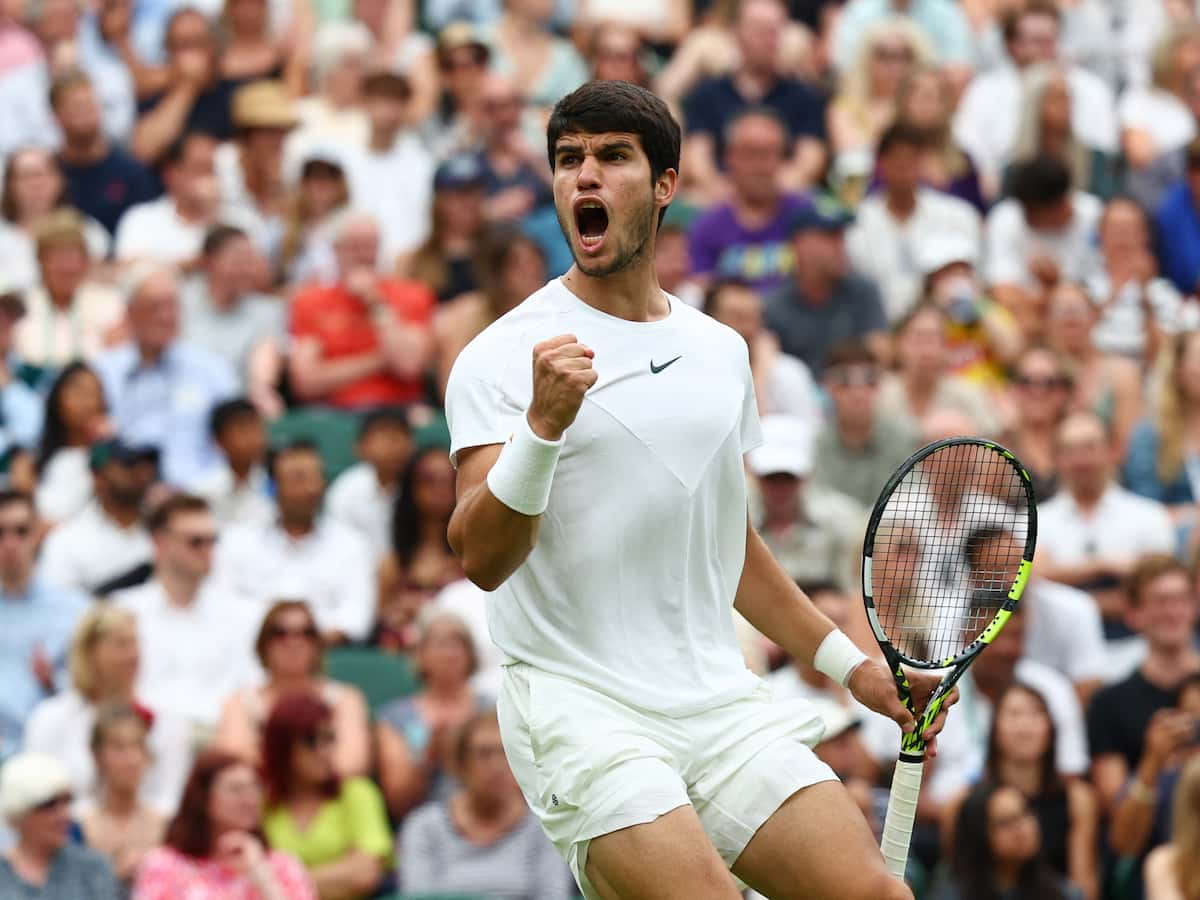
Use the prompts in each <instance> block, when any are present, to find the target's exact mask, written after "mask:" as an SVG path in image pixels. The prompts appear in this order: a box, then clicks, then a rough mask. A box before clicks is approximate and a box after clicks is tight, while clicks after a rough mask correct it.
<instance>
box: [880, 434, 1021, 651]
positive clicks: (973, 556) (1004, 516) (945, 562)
mask: <svg viewBox="0 0 1200 900" xmlns="http://www.w3.org/2000/svg"><path fill="white" fill-rule="evenodd" d="M1027 502H1028V501H1027V495H1026V493H1025V488H1024V485H1023V483H1022V480H1021V477H1020V475H1019V474H1018V473H1017V472H1016V470H1015V469H1014V468H1013V466H1012V465H1011V463H1009V461H1008V460H1007V459H1005V458H1004V457H1003V456H1001V455H1000V454H999V453H998V452H996V451H995V450H992V449H990V448H988V447H985V446H982V445H979V444H951V445H948V446H945V447H942V448H940V449H938V450H936V451H934V452H933V453H932V454H930V455H929V456H927V457H925V458H924V459H923V460H921V461H920V462H919V463H918V464H917V465H916V466H914V467H913V468H912V469H911V470H910V471H909V472H908V473H907V474H906V475H905V476H904V478H903V479H902V480H901V481H900V483H899V484H897V485H896V487H895V488H894V489H893V491H892V493H891V495H890V496H889V497H888V498H887V500H886V502H885V505H884V510H883V514H882V516H881V518H880V523H879V526H878V527H877V529H876V535H875V542H874V551H873V558H872V568H871V593H872V599H873V602H874V605H875V610H876V615H877V616H878V618H879V623H880V626H881V628H882V629H883V631H884V632H885V633H886V634H887V636H888V639H889V640H890V641H891V642H892V645H893V646H894V647H895V648H896V649H897V650H898V651H899V652H900V653H901V655H903V656H905V657H907V658H908V659H910V660H913V661H915V662H927V663H938V662H942V661H944V660H947V659H949V658H952V657H954V656H957V655H958V654H959V653H960V652H962V650H963V649H965V648H966V647H967V646H968V645H969V644H970V643H971V642H972V641H974V640H975V639H976V638H978V637H979V635H980V634H981V633H982V632H983V630H984V629H985V628H986V627H987V625H988V623H990V622H991V621H992V619H993V618H994V616H995V614H996V610H998V609H999V608H1000V606H1001V605H1002V604H1003V602H1004V600H1005V598H1006V597H1007V595H1008V591H1009V589H1010V588H1011V586H1012V583H1013V581H1014V580H1015V579H1016V577H1017V572H1018V570H1019V567H1020V564H1021V559H1022V555H1023V551H1024V547H1025V540H1026V537H1027V534H1028V522H1029V519H1028V512H1029V511H1028V508H1027Z"/></svg>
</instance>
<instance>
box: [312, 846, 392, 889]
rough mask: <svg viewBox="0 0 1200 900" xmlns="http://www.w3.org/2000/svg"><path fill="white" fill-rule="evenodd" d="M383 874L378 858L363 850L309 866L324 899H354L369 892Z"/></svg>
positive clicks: (352, 851) (314, 881)
mask: <svg viewBox="0 0 1200 900" xmlns="http://www.w3.org/2000/svg"><path fill="white" fill-rule="evenodd" d="M382 874H383V866H382V864H381V863H380V861H379V859H378V858H377V857H374V856H368V855H367V854H366V853H363V852H362V851H361V850H351V851H350V852H349V853H347V854H346V855H345V856H343V857H342V858H341V859H339V860H335V861H334V862H331V863H325V864H324V865H322V866H315V867H313V868H311V869H309V875H311V876H312V880H313V883H314V884H315V885H316V886H317V893H318V894H319V895H320V896H321V900H354V898H356V897H362V896H364V895H367V894H370V893H371V892H372V891H373V890H375V888H376V886H378V884H379V878H380V876H382Z"/></svg>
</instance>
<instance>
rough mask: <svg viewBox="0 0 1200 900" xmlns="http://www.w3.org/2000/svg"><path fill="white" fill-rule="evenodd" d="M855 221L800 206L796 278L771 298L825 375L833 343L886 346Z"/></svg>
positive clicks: (776, 313) (798, 351)
mask: <svg viewBox="0 0 1200 900" xmlns="http://www.w3.org/2000/svg"><path fill="white" fill-rule="evenodd" d="M755 2H758V0H755ZM849 224H850V217H849V215H848V214H847V213H846V212H845V210H843V209H842V208H840V207H837V206H834V205H833V204H831V203H827V202H825V201H824V200H819V201H817V202H816V203H815V204H814V205H812V206H805V207H801V208H800V209H799V210H797V212H796V216H795V218H794V219H793V220H792V240H791V243H792V259H793V270H792V279H791V281H790V282H789V283H788V284H786V285H784V286H783V287H781V288H780V289H779V290H777V291H775V292H774V293H773V294H771V295H770V296H769V297H768V298H767V301H766V309H765V321H766V323H767V327H768V328H769V329H770V330H771V331H773V332H775V335H776V336H777V337H778V338H779V346H780V348H781V349H782V350H783V352H784V353H787V354H788V355H790V356H794V357H796V358H797V359H799V360H800V361H801V362H803V363H804V364H805V365H807V366H808V368H809V369H810V370H811V371H812V373H813V375H814V376H815V377H817V378H821V377H822V376H823V372H824V368H825V366H826V365H827V363H826V359H825V357H826V355H827V354H828V353H829V351H830V348H831V347H833V346H834V345H835V344H837V343H839V342H841V341H847V340H851V339H854V340H859V341H864V342H866V344H867V345H868V346H869V347H870V348H871V352H872V353H874V354H875V355H876V356H879V357H882V356H883V355H884V353H885V350H886V345H887V335H886V333H885V332H886V329H887V319H886V317H885V315H884V310H883V299H882V297H881V296H880V294H879V289H878V288H877V287H876V286H875V284H874V283H873V282H871V281H869V280H868V279H866V278H864V277H863V276H861V275H859V274H858V273H857V272H855V271H854V270H853V268H852V267H851V265H850V259H849V256H848V255H847V252H846V226H847V225H849Z"/></svg>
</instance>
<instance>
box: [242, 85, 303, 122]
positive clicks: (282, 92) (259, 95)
mask: <svg viewBox="0 0 1200 900" xmlns="http://www.w3.org/2000/svg"><path fill="white" fill-rule="evenodd" d="M232 111H233V124H234V125H235V126H237V127H238V128H295V127H296V123H297V122H298V121H299V119H298V118H297V116H296V107H295V105H294V104H293V103H292V98H291V97H290V96H289V95H288V92H287V89H286V88H285V87H284V86H283V82H282V81H272V80H263V81H252V82H250V84H246V85H242V87H240V88H238V89H237V91H235V92H234V95H233V110H232Z"/></svg>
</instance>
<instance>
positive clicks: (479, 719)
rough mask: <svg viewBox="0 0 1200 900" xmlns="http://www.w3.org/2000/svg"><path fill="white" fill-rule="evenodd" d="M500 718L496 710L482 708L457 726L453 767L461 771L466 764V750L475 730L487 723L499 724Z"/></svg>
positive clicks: (469, 745)
mask: <svg viewBox="0 0 1200 900" xmlns="http://www.w3.org/2000/svg"><path fill="white" fill-rule="evenodd" d="M499 724H500V720H499V719H498V718H497V717H496V710H494V709H482V710H480V711H479V712H477V713H475V715H473V716H471V718H469V719H467V721H465V722H463V724H462V725H461V726H460V727H459V729H458V731H456V732H455V733H454V749H453V757H452V758H453V760H454V764H455V767H456V768H457V769H458V770H459V771H462V767H463V766H464V765H466V761H467V750H468V749H470V747H471V738H473V737H474V736H475V732H476V731H478V730H479V729H480V728H484V727H486V726H488V725H499Z"/></svg>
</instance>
